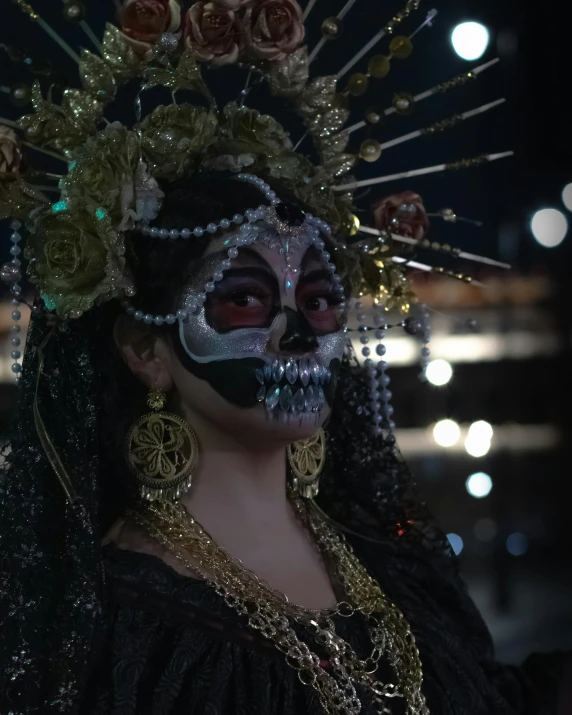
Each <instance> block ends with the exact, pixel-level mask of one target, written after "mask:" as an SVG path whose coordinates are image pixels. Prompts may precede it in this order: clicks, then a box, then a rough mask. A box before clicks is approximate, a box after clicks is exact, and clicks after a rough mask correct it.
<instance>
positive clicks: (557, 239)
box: [530, 209, 568, 248]
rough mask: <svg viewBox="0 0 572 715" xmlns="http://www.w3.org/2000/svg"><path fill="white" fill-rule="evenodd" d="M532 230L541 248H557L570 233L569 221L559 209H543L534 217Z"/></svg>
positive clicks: (531, 223) (531, 224)
mask: <svg viewBox="0 0 572 715" xmlns="http://www.w3.org/2000/svg"><path fill="white" fill-rule="evenodd" d="M530 228H531V230H532V234H533V236H534V238H535V239H536V240H537V241H538V243H540V245H541V246H544V247H545V248H555V247H556V246H559V245H560V244H561V243H562V241H563V240H564V238H565V237H566V234H567V233H568V220H567V219H566V216H564V214H563V213H562V211H558V209H541V210H540V211H537V212H536V213H535V214H534V216H533V217H532V221H531V222H530Z"/></svg>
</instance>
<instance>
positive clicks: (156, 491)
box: [125, 390, 199, 501]
mask: <svg viewBox="0 0 572 715" xmlns="http://www.w3.org/2000/svg"><path fill="white" fill-rule="evenodd" d="M166 401H167V399H166V395H165V392H164V391H163V390H151V391H150V392H149V395H148V396H147V404H148V405H149V407H150V408H151V409H152V410H154V411H153V412H148V413H147V414H145V415H143V416H142V417H141V418H140V419H138V420H137V422H135V424H134V425H133V426H132V427H131V429H130V430H129V434H128V435H127V439H126V440H125V457H126V460H127V463H128V464H129V467H130V469H131V471H132V472H133V474H134V475H135V476H136V477H137V481H138V482H139V492H140V494H141V496H142V497H143V499H147V500H148V501H172V500H174V499H177V498H178V497H180V496H181V494H184V493H185V492H186V491H187V490H188V489H190V487H191V479H192V474H193V471H194V469H195V467H196V465H197V461H198V456H199V444H198V442H197V437H196V435H195V433H194V431H193V430H192V429H191V426H190V425H189V424H188V423H187V422H185V420H183V419H182V418H181V417H179V416H178V415H174V414H172V413H171V412H162V411H161V410H162V409H163V407H164V406H165V403H166Z"/></svg>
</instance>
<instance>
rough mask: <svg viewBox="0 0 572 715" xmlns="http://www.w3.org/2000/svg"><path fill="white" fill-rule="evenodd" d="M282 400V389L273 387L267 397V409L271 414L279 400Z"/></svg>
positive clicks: (276, 386)
mask: <svg viewBox="0 0 572 715" xmlns="http://www.w3.org/2000/svg"><path fill="white" fill-rule="evenodd" d="M279 399H280V388H279V387H278V385H273V386H272V387H271V388H270V389H269V390H268V393H267V395H266V400H265V402H266V409H267V410H268V411H270V412H272V410H274V409H275V408H276V405H277V404H278V400H279Z"/></svg>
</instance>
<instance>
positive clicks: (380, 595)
mask: <svg viewBox="0 0 572 715" xmlns="http://www.w3.org/2000/svg"><path fill="white" fill-rule="evenodd" d="M289 497H290V500H291V503H292V506H293V508H294V511H295V513H296V516H297V517H298V518H299V519H300V520H301V521H302V523H303V524H305V525H306V527H307V528H308V529H309V530H310V532H311V534H312V535H313V537H314V540H315V543H316V545H317V547H318V549H319V550H320V552H321V554H322V558H324V560H327V562H328V563H331V564H332V565H333V568H334V569H335V571H336V577H337V580H338V582H339V584H340V585H341V587H342V588H343V590H344V592H345V596H346V599H347V600H345V601H342V602H340V603H338V604H337V606H336V607H335V608H333V609H331V610H322V611H315V610H310V609H306V608H302V607H301V606H297V605H295V604H292V603H290V602H289V601H288V598H287V597H286V595H285V594H283V593H281V592H280V591H277V590H275V589H273V588H272V587H271V586H269V585H268V584H267V583H265V582H263V581H261V580H260V579H259V578H258V577H257V576H256V574H255V573H253V572H252V571H250V570H248V569H247V568H245V567H244V566H243V564H242V563H241V562H240V561H239V560H238V559H235V558H233V557H232V556H231V555H230V554H229V553H228V552H227V551H226V550H225V549H223V548H221V547H220V546H218V545H217V544H216V543H215V542H214V541H213V539H212V538H211V537H210V536H209V535H208V534H207V532H206V531H205V530H204V529H203V528H202V527H201V525H200V524H199V523H198V522H197V521H196V520H195V519H193V517H192V516H190V515H189V513H188V512H187V511H186V509H185V508H184V507H183V505H182V504H180V503H178V502H174V503H169V504H168V503H156V502H144V503H142V504H140V505H139V506H138V508H137V509H134V510H132V511H131V512H129V516H130V518H131V519H133V520H134V521H135V522H136V523H137V524H139V526H141V527H142V528H144V529H145V530H146V531H147V532H148V533H149V534H150V535H151V536H153V537H154V538H155V539H156V540H157V541H158V542H159V543H161V544H162V545H163V546H164V547H165V548H167V550H168V551H169V552H170V553H171V554H173V555H174V556H175V557H176V558H177V559H178V560H179V561H180V562H181V563H182V564H183V565H184V566H185V567H186V568H187V569H189V570H190V571H192V572H197V570H198V571H199V573H200V574H201V576H202V577H203V578H204V579H205V581H206V582H208V583H209V584H210V585H211V586H212V588H213V589H214V590H215V591H216V593H218V594H219V595H220V596H221V597H222V598H223V599H224V602H225V603H226V604H227V606H229V607H230V608H233V609H234V610H235V611H236V612H237V613H238V614H239V615H240V616H242V617H244V619H245V620H246V622H247V623H248V625H249V627H250V628H252V629H253V630H255V631H258V632H259V633H260V634H261V635H262V636H263V637H264V638H266V639H268V640H269V641H271V642H272V643H273V644H274V645H275V647H276V648H277V649H278V650H279V651H281V652H282V653H284V655H285V656H286V663H287V664H288V665H289V666H290V667H291V668H293V669H294V670H296V671H297V673H298V677H299V679H300V681H301V682H302V683H304V684H305V685H308V686H311V687H313V688H314V689H315V690H316V691H317V693H318V696H319V700H320V703H321V706H322V708H323V710H324V712H325V713H327V714H328V715H358V714H359V713H361V712H362V704H361V702H360V699H359V697H358V693H357V691H356V685H360V686H362V687H363V688H365V689H366V690H367V691H369V693H370V694H371V700H372V702H373V706H374V711H375V712H377V713H384V714H385V715H391V712H392V711H391V709H390V705H389V704H390V700H391V699H392V698H404V700H405V712H406V713H407V715H429V710H428V709H427V706H426V704H425V698H424V696H423V693H422V692H421V686H422V682H423V672H422V668H421V661H420V658H419V651H418V649H417V647H416V645H415V639H414V637H413V634H412V633H411V629H410V627H409V624H408V623H407V621H406V620H405V618H404V617H403V614H402V613H401V611H400V610H399V608H398V607H397V606H396V605H395V604H394V603H392V602H391V600H390V599H389V598H388V597H387V596H386V595H385V593H384V592H383V591H382V589H381V587H380V585H379V584H378V583H377V582H376V581H375V580H374V579H373V578H372V577H371V576H370V575H369V574H368V572H367V571H366V569H365V568H364V567H363V565H362V564H361V563H360V561H359V559H358V558H357V556H356V555H355V553H354V552H353V550H352V548H351V546H350V545H349V544H348V543H347V542H346V540H345V538H344V536H343V535H342V534H340V533H339V532H337V531H334V529H333V528H332V527H331V526H330V525H329V524H327V522H326V521H325V520H324V519H323V517H322V516H321V515H320V514H319V512H318V511H317V510H315V509H312V508H311V507H310V506H308V505H307V503H306V502H305V501H303V500H302V499H301V498H300V497H298V496H297V495H296V494H295V493H293V492H292V491H291V490H290V491H289ZM358 614H361V616H362V617H363V619H364V620H365V624H366V627H367V631H368V634H369V638H370V641H371V644H372V646H373V649H372V651H371V654H370V656H369V657H368V658H365V659H362V658H360V657H358V655H357V653H356V652H355V650H354V649H353V648H352V647H351V646H350V644H349V643H348V642H347V641H346V640H344V639H343V638H341V637H340V636H339V635H338V634H337V633H336V629H335V625H334V622H333V617H334V616H336V615H339V616H342V617H345V618H351V617H352V616H358ZM295 624H298V625H299V626H302V627H303V629H304V630H305V632H306V633H307V634H308V635H309V636H310V641H313V642H314V643H316V644H317V645H318V646H319V647H320V648H321V649H322V650H323V651H325V652H326V653H327V654H328V657H329V661H330V664H331V668H330V669H328V670H326V669H324V668H323V667H322V665H321V664H320V657H319V655H318V654H316V653H314V652H313V651H312V650H311V649H310V647H309V646H308V645H307V644H306V642H305V641H303V640H302V639H301V638H300V637H299V636H298V635H297V633H296V632H295V630H294V628H293V626H294V625H295ZM382 657H384V658H385V659H386V660H387V661H388V663H389V665H390V666H391V668H392V671H393V673H394V675H395V681H396V682H395V683H382V682H380V681H379V680H376V679H374V677H373V674H374V673H376V671H377V669H378V666H379V662H380V660H381V658H382Z"/></svg>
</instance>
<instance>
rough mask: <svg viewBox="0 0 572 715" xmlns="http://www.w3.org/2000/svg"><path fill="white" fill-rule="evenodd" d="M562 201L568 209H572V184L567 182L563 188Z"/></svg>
mask: <svg viewBox="0 0 572 715" xmlns="http://www.w3.org/2000/svg"><path fill="white" fill-rule="evenodd" d="M562 203H563V204H564V206H566V208H567V209H568V211H572V184H566V186H565V187H564V188H563V189H562Z"/></svg>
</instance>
